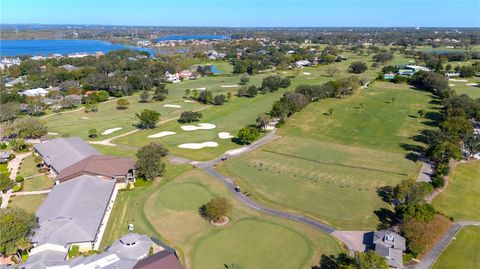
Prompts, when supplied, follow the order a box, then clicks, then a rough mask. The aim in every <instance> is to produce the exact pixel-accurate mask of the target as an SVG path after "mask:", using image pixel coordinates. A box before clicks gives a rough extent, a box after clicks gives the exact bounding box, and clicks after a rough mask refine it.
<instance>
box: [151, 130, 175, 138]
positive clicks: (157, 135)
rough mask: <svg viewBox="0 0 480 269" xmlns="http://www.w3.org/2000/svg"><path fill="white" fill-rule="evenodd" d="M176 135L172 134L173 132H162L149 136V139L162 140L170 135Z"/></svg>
mask: <svg viewBox="0 0 480 269" xmlns="http://www.w3.org/2000/svg"><path fill="white" fill-rule="evenodd" d="M174 134H176V133H175V132H171V131H163V132H160V133H156V134H153V135H149V136H148V138H160V137H164V136H168V135H174Z"/></svg>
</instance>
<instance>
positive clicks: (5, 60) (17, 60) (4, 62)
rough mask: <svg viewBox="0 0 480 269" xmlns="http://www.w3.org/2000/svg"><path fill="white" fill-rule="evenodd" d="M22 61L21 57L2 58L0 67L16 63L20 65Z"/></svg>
mask: <svg viewBox="0 0 480 269" xmlns="http://www.w3.org/2000/svg"><path fill="white" fill-rule="evenodd" d="M21 62H22V60H20V58H18V57H16V58H2V59H1V60H0V69H5V68H10V67H12V66H14V65H19V64H20V63H21Z"/></svg>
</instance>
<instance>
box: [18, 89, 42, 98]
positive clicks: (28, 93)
mask: <svg viewBox="0 0 480 269" xmlns="http://www.w3.org/2000/svg"><path fill="white" fill-rule="evenodd" d="M47 93H48V91H47V90H45V89H44V88H35V89H30V90H25V91H23V92H21V94H23V95H26V96H30V97H31V96H45V95H47Z"/></svg>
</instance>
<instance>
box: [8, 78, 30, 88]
mask: <svg viewBox="0 0 480 269" xmlns="http://www.w3.org/2000/svg"><path fill="white" fill-rule="evenodd" d="M19 83H25V76H21V77H18V78H16V79H14V80H11V81H8V82H6V83H5V87H7V88H10V87H13V86H15V85H16V84H19Z"/></svg>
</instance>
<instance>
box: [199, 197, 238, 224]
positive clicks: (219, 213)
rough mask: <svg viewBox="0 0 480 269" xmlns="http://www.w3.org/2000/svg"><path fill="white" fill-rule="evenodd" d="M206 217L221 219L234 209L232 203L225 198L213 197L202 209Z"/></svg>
mask: <svg viewBox="0 0 480 269" xmlns="http://www.w3.org/2000/svg"><path fill="white" fill-rule="evenodd" d="M200 211H201V213H202V214H203V215H204V217H206V218H208V219H210V220H214V221H216V220H221V219H222V217H223V216H225V215H227V214H228V213H230V212H231V211H232V205H231V204H230V203H229V202H228V200H227V199H225V198H213V199H212V200H210V201H209V202H208V203H207V204H206V205H204V206H202V208H201V209H200Z"/></svg>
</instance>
